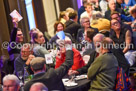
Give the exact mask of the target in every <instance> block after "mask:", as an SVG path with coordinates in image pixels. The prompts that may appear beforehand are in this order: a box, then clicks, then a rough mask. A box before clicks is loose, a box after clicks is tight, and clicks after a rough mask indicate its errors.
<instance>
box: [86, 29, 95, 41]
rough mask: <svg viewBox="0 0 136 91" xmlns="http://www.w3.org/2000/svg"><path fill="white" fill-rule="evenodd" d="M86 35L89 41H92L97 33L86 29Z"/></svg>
mask: <svg viewBox="0 0 136 91" xmlns="http://www.w3.org/2000/svg"><path fill="white" fill-rule="evenodd" d="M86 34H87V37H88V38H89V39H90V40H93V37H94V36H95V35H96V34H97V32H96V31H95V30H94V29H91V28H88V29H87V32H86Z"/></svg>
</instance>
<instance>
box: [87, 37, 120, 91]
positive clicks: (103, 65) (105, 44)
mask: <svg viewBox="0 0 136 91" xmlns="http://www.w3.org/2000/svg"><path fill="white" fill-rule="evenodd" d="M110 45H111V43H110V42H109V41H108V40H107V39H103V40H102V42H101V46H100V54H101V55H100V56H99V57H97V58H96V59H95V60H94V62H93V63H92V64H91V66H90V67H89V69H88V72H87V78H88V79H90V80H91V85H90V89H89V91H93V90H100V91H102V90H103V91H113V90H114V89H115V82H116V77H117V76H116V75H117V67H118V61H117V59H116V57H115V56H114V54H113V53H112V52H111V51H110Z"/></svg>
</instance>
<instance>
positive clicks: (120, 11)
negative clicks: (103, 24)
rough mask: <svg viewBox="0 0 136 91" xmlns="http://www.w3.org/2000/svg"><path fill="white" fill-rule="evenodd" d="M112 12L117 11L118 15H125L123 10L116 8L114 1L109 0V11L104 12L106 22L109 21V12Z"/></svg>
mask: <svg viewBox="0 0 136 91" xmlns="http://www.w3.org/2000/svg"><path fill="white" fill-rule="evenodd" d="M113 11H117V12H119V13H120V14H124V15H125V13H124V11H123V10H121V9H120V8H117V7H116V3H115V1H114V0H109V10H107V11H106V12H105V18H106V19H108V20H111V18H110V15H111V12H113Z"/></svg>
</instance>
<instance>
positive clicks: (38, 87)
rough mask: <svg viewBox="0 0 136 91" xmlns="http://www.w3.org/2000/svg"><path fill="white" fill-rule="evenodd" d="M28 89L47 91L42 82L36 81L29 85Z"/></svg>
mask: <svg viewBox="0 0 136 91" xmlns="http://www.w3.org/2000/svg"><path fill="white" fill-rule="evenodd" d="M30 91H48V88H47V87H46V86H45V85H44V84H43V83H40V82H37V83H34V84H33V85H32V86H31V88H30Z"/></svg>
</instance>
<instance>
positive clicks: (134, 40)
mask: <svg viewBox="0 0 136 91" xmlns="http://www.w3.org/2000/svg"><path fill="white" fill-rule="evenodd" d="M82 1H83V6H81V7H80V8H79V9H78V11H76V10H74V9H73V8H70V7H68V8H67V9H66V10H65V11H61V12H60V16H59V19H58V20H57V21H56V22H55V23H54V26H53V27H54V36H53V37H51V36H50V35H48V33H47V32H44V33H43V32H41V31H40V30H39V29H38V28H33V29H31V30H30V32H29V36H30V38H31V40H30V41H29V42H28V43H26V42H24V36H23V33H22V31H21V29H20V28H18V23H19V22H18V20H17V19H16V18H13V19H12V22H13V30H12V33H11V38H10V41H9V43H10V45H9V46H8V53H9V57H10V58H8V57H6V56H5V55H3V56H1V59H0V72H1V74H0V84H1V85H0V86H1V88H0V90H1V89H2V90H3V91H52V90H54V91H55V90H57V91H65V90H66V89H65V86H64V84H63V82H62V78H63V77H64V76H66V75H73V74H74V75H81V74H87V79H88V80H91V83H90V88H89V89H88V90H89V91H96V90H100V91H114V90H115V88H114V87H115V85H116V77H117V68H118V67H121V68H122V69H123V71H124V73H125V74H126V75H127V76H128V77H130V78H131V76H132V74H131V75H130V70H129V69H130V67H135V65H136V20H135V19H136V0H82ZM48 44H49V45H50V46H48ZM16 45H17V46H16ZM109 45H110V47H109ZM111 45H112V46H111ZM52 50H53V51H52ZM51 52H53V53H54V55H55V56H54V57H53V56H52V55H51ZM45 55H51V57H52V59H53V61H54V62H53V63H52V64H53V66H49V65H48V66H47V59H46V56H45ZM85 56H89V60H88V61H85V60H86V59H84V58H85ZM45 59H46V60H45ZM25 69H26V70H27V72H28V74H29V75H33V77H32V78H31V79H30V80H29V81H28V82H27V83H24V85H22V83H21V80H20V79H19V73H20V72H22V73H23V74H24V73H25V72H24V71H25ZM23 80H25V79H24V78H23ZM132 80H133V79H130V81H132ZM131 84H133V83H131ZM22 86H23V87H22ZM132 86H133V87H134V86H135V85H132Z"/></svg>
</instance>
